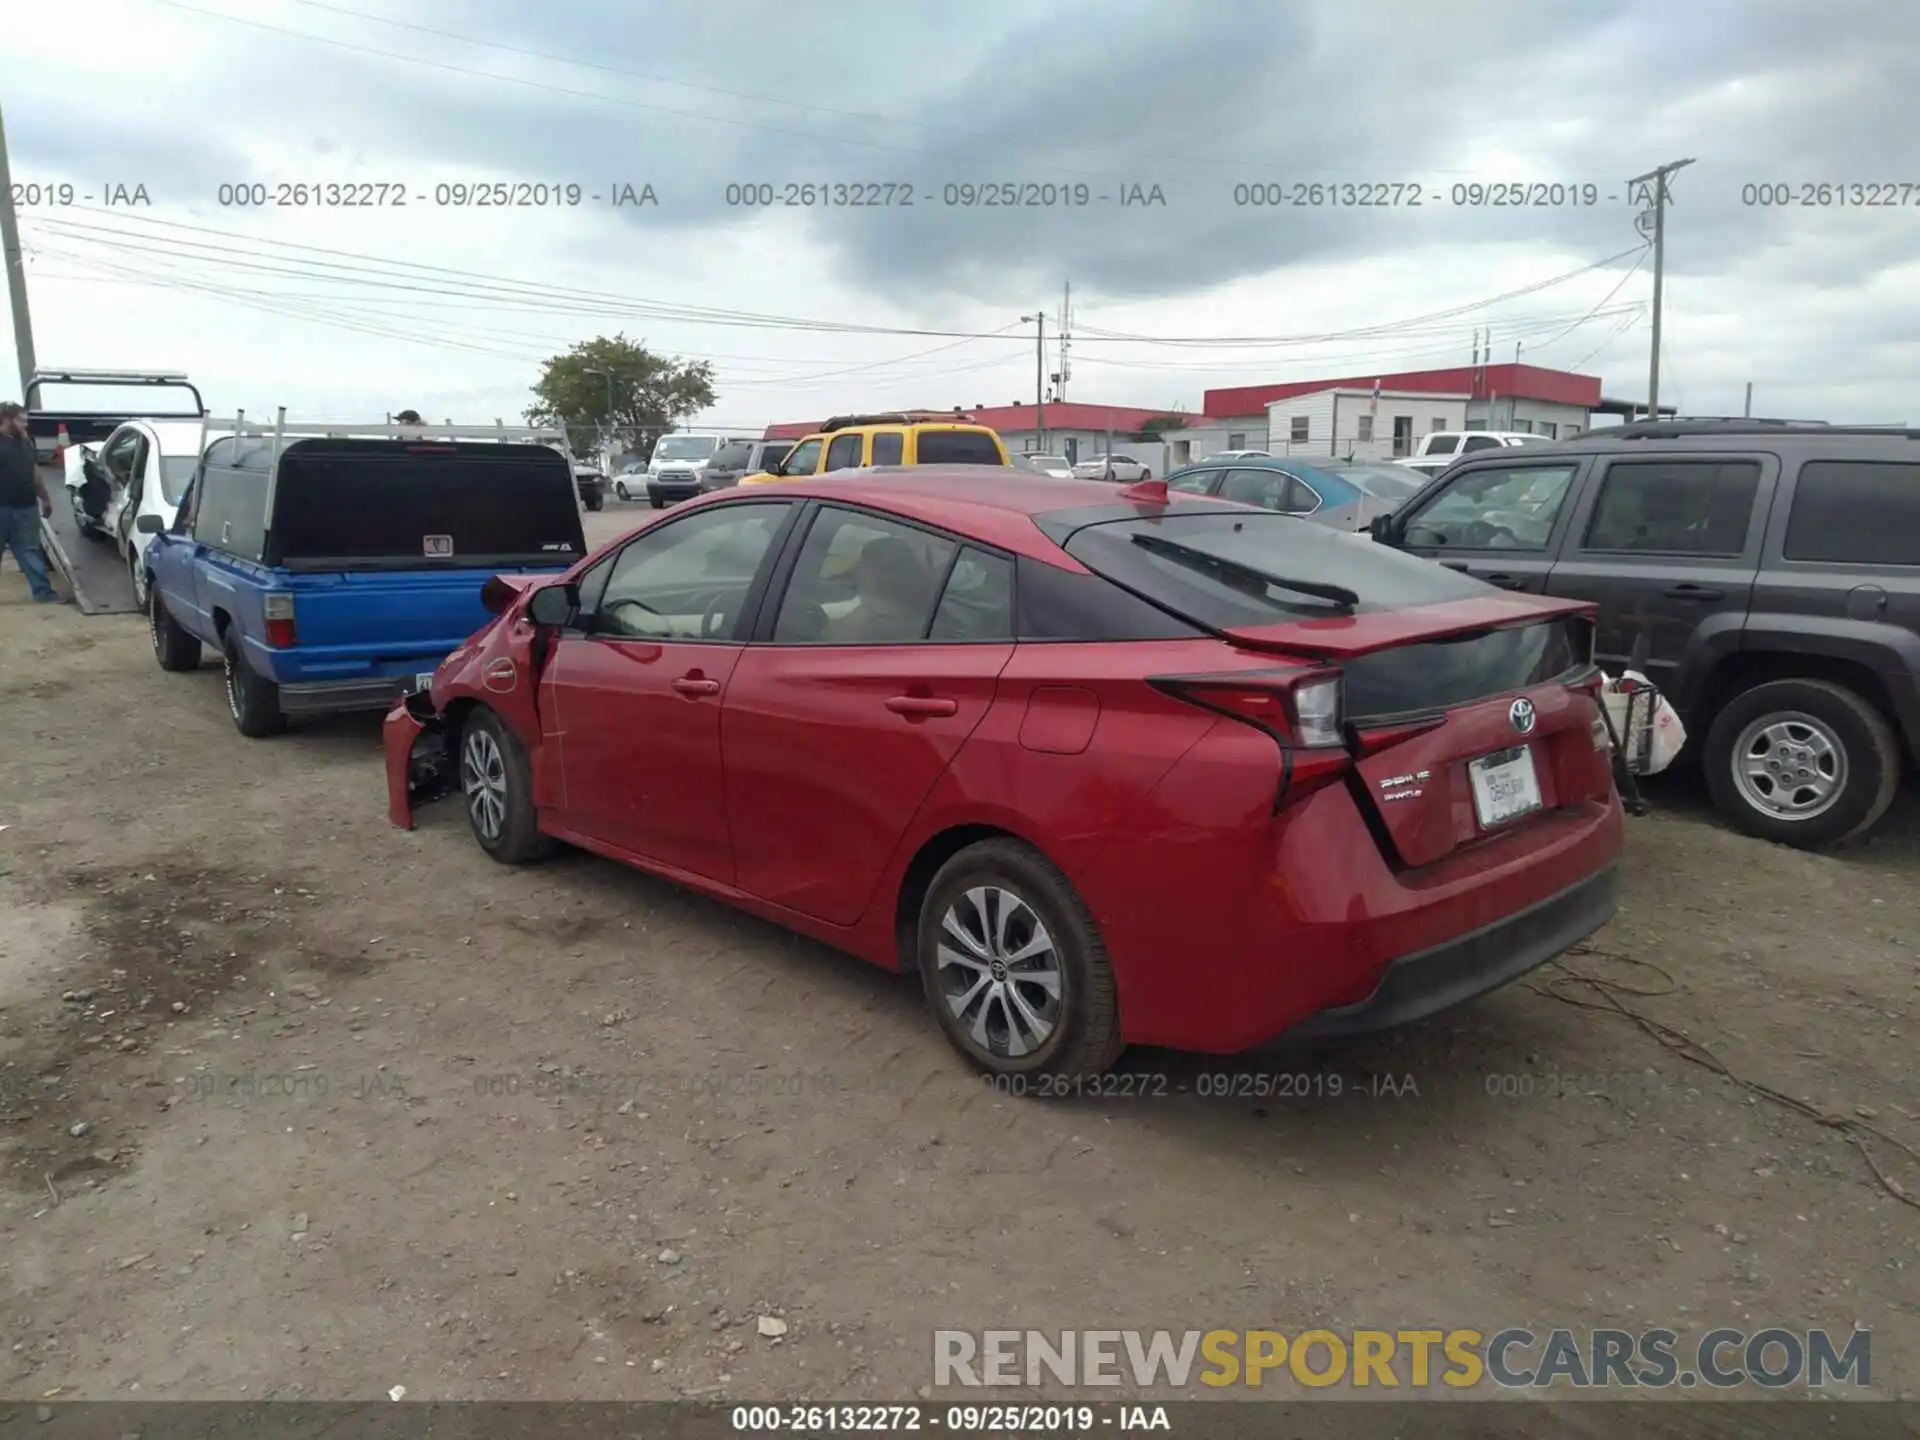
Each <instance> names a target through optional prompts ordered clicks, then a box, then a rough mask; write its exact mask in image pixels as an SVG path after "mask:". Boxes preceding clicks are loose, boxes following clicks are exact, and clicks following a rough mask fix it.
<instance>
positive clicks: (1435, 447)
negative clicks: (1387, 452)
mask: <svg viewBox="0 0 1920 1440" xmlns="http://www.w3.org/2000/svg"><path fill="white" fill-rule="evenodd" d="M1547 443H1548V441H1547V437H1546V436H1544V435H1530V434H1528V433H1526V432H1525V431H1521V430H1435V431H1434V432H1433V433H1432V434H1431V435H1423V436H1421V437H1420V445H1419V448H1418V449H1416V450H1415V451H1414V452H1413V454H1411V455H1408V456H1407V457H1405V458H1404V459H1401V460H1396V461H1395V462H1394V463H1395V464H1396V465H1404V466H1406V467H1407V468H1408V469H1409V470H1418V471H1419V472H1420V473H1421V474H1422V475H1438V474H1439V473H1440V472H1441V471H1442V470H1444V469H1446V468H1447V467H1448V466H1449V465H1451V464H1453V462H1454V461H1456V460H1458V459H1459V458H1460V457H1461V456H1462V455H1470V454H1472V453H1473V452H1474V451H1476V450H1498V449H1501V448H1503V447H1505V446H1509V445H1545V444H1547Z"/></svg>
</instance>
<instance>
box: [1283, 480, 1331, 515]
mask: <svg viewBox="0 0 1920 1440" xmlns="http://www.w3.org/2000/svg"><path fill="white" fill-rule="evenodd" d="M1287 478H1288V481H1289V483H1288V485H1287V500H1286V509H1287V513H1288V514H1289V515H1311V514H1313V512H1314V511H1316V510H1318V509H1319V508H1320V504H1321V501H1322V498H1323V497H1322V496H1321V494H1320V492H1319V491H1318V490H1316V489H1314V488H1313V486H1311V485H1309V484H1308V483H1307V482H1306V481H1304V480H1302V479H1301V478H1300V477H1299V476H1298V475H1290V476H1288V477H1287Z"/></svg>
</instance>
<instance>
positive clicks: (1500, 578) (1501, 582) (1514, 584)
mask: <svg viewBox="0 0 1920 1440" xmlns="http://www.w3.org/2000/svg"><path fill="white" fill-rule="evenodd" d="M1483 578H1484V579H1485V580H1486V582H1487V583H1488V584H1489V585H1498V586H1499V587H1500V588H1501V589H1502V590H1524V589H1526V588H1527V582H1526V581H1525V580H1523V579H1521V578H1520V577H1519V576H1518V575H1508V574H1506V573H1505V572H1499V573H1496V574H1493V575H1488V576H1485V577H1483Z"/></svg>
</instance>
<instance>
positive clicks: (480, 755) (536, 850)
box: [455, 709, 554, 865]
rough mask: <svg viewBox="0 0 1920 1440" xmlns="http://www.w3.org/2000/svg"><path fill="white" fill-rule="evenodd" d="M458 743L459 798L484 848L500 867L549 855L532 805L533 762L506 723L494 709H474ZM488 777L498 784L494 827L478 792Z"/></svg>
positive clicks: (548, 845) (547, 842)
mask: <svg viewBox="0 0 1920 1440" xmlns="http://www.w3.org/2000/svg"><path fill="white" fill-rule="evenodd" d="M457 744H458V750H457V752H456V756H455V763H456V764H457V765H458V766H459V777H460V798H461V800H462V801H464V802H465V804H466V807H467V823H468V824H469V825H471V826H472V827H473V838H474V840H475V841H477V842H478V844H479V846H480V848H481V849H482V850H484V851H486V852H487V854H489V855H491V856H492V857H493V858H494V859H495V860H498V861H499V862H500V863H501V864H502V865H524V864H526V863H528V862H529V861H532V860H544V859H545V858H546V857H547V856H549V855H551V854H552V853H553V851H554V840H553V837H552V836H549V835H542V834H541V833H540V824H539V816H538V815H537V814H536V812H535V810H534V806H533V764H532V762H531V761H530V760H529V759H528V758H527V751H526V747H525V746H524V745H522V744H521V743H520V741H519V738H518V737H517V736H515V734H514V733H513V731H512V729H510V728H509V727H508V725H507V722H506V721H504V720H502V719H501V718H500V717H499V715H497V714H496V713H495V712H493V711H492V710H487V709H480V710H476V711H474V712H473V714H472V715H471V716H470V717H468V719H467V723H466V724H465V725H463V726H461V727H460V734H459V736H458V739H457ZM489 750H490V752H491V755H490V756H489V753H488V752H489ZM496 761H497V764H496V763H495V762H496ZM484 777H491V778H492V779H493V780H494V781H495V783H496V784H497V786H498V789H497V791H496V798H497V799H498V801H499V804H500V810H499V813H498V817H497V822H496V823H492V824H489V823H488V821H489V820H490V819H491V818H492V817H491V814H490V807H488V806H487V805H486V804H485V803H484V802H483V801H481V800H480V799H479V798H478V796H477V795H476V793H475V792H476V790H478V789H480V788H481V783H480V782H481V781H482V779H483V778H484ZM483 817H487V818H484V819H483Z"/></svg>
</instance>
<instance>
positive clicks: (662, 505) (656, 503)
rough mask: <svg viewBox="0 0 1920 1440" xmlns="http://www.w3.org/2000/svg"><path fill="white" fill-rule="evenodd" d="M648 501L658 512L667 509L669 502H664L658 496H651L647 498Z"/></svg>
mask: <svg viewBox="0 0 1920 1440" xmlns="http://www.w3.org/2000/svg"><path fill="white" fill-rule="evenodd" d="M647 500H648V502H649V503H650V504H651V505H652V506H653V508H654V509H656V510H664V509H666V508H667V502H666V501H664V500H662V499H661V498H660V497H659V496H658V495H649V496H647Z"/></svg>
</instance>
